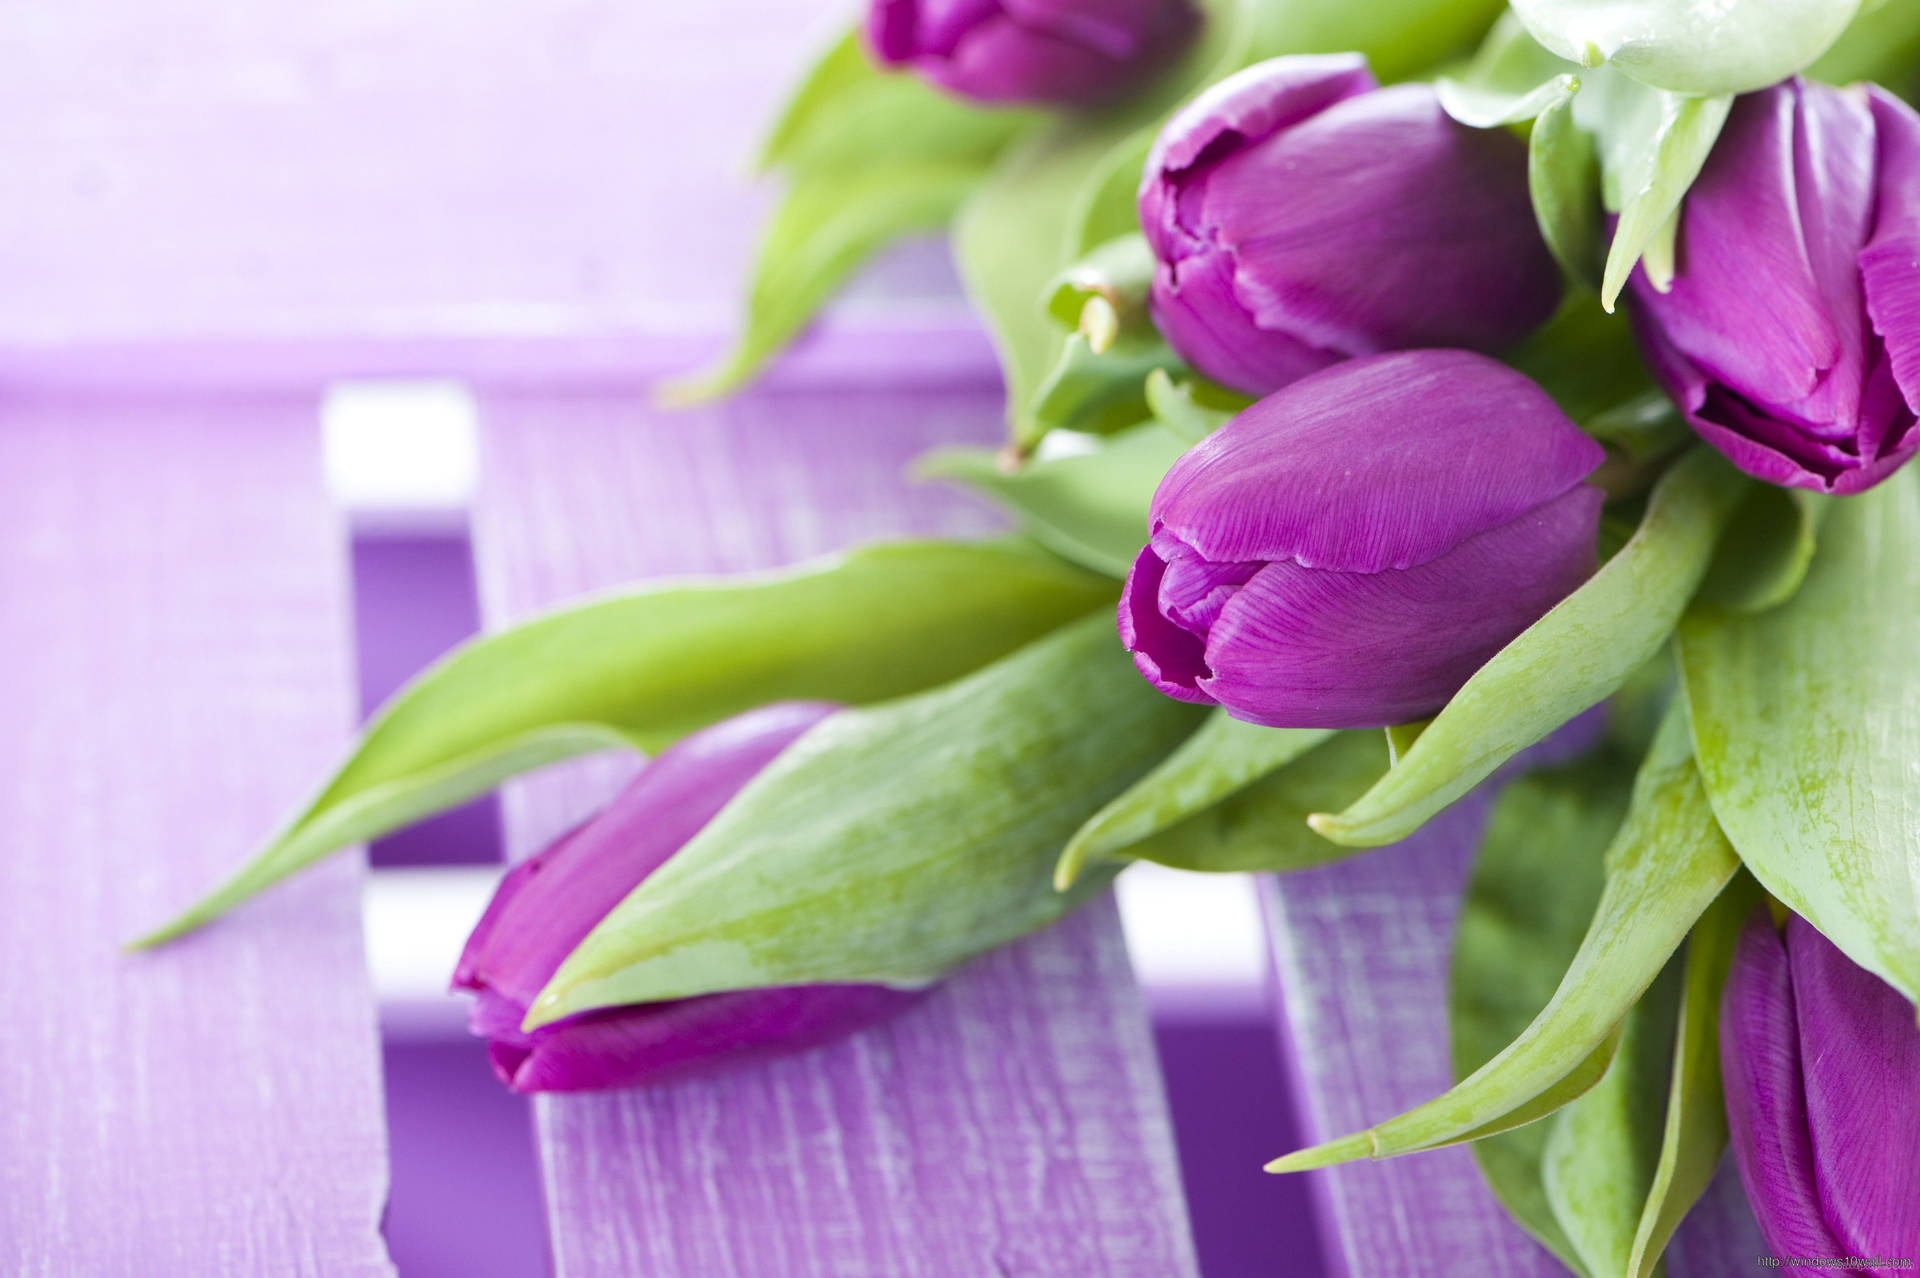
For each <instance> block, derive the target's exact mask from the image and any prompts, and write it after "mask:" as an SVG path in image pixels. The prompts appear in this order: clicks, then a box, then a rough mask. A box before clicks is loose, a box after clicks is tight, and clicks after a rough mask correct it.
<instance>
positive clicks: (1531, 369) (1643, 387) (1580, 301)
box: [1504, 291, 1668, 427]
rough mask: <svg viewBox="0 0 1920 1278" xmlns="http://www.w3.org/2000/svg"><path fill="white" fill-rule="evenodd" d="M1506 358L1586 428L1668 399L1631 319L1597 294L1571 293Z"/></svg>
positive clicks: (1569, 415)
mask: <svg viewBox="0 0 1920 1278" xmlns="http://www.w3.org/2000/svg"><path fill="white" fill-rule="evenodd" d="M1504 358H1505V360H1506V362H1507V363H1509V364H1511V365H1513V367H1515V368H1517V369H1519V370H1520V371H1521V372H1523V373H1525V374H1526V375H1527V376H1528V377H1529V378H1531V379H1532V380H1533V381H1535V382H1537V383H1538V384H1539V386H1540V389H1542V390H1544V391H1546V392H1547V394H1549V395H1551V396H1553V402H1554V403H1556V404H1558V405H1559V406H1560V411H1561V412H1563V413H1565V414H1566V415H1567V416H1568V417H1571V418H1572V419H1573V420H1574V421H1575V422H1576V423H1578V424H1579V425H1581V426H1582V427H1584V426H1585V425H1586V423H1588V422H1589V421H1591V420H1593V419H1594V418H1597V417H1602V416H1604V415H1606V414H1608V413H1613V412H1617V411H1619V410H1620V409H1621V408H1622V407H1624V406H1627V405H1630V404H1635V403H1638V402H1639V401H1640V400H1641V398H1642V397H1644V396H1646V395H1650V394H1651V395H1659V396H1660V400H1661V402H1662V403H1666V402H1668V401H1667V399H1666V397H1665V396H1664V395H1660V392H1659V389H1658V388H1657V387H1656V386H1655V385H1654V382H1653V376H1652V374H1650V373H1648V372H1647V366H1646V364H1645V363H1644V362H1642V360H1641V358H1640V348H1639V345H1638V344H1637V343H1636V342H1635V341H1634V340H1633V327H1632V325H1630V324H1629V323H1628V322H1627V317H1626V316H1625V315H1610V314H1608V313H1607V312H1606V311H1604V310H1602V309H1601V308H1600V305H1599V303H1598V301H1597V300H1596V299H1595V298H1594V296H1593V294H1591V293H1586V292H1579V291H1576V292H1574V293H1572V294H1571V295H1569V296H1568V297H1567V299H1566V300H1565V301H1563V302H1562V303H1561V304H1560V308H1559V309H1558V310H1557V311H1555V312H1554V314H1553V318H1552V319H1550V320H1548V321H1547V322H1546V323H1545V324H1543V325H1541V326H1540V327H1539V328H1537V329H1535V330H1534V331H1533V332H1532V333H1531V334H1530V335H1529V336H1528V337H1526V338H1525V339H1524V340H1523V341H1521V342H1520V344H1519V345H1518V346H1515V347H1514V348H1512V349H1511V350H1509V351H1508V352H1507V353H1506V355H1505V357H1504Z"/></svg>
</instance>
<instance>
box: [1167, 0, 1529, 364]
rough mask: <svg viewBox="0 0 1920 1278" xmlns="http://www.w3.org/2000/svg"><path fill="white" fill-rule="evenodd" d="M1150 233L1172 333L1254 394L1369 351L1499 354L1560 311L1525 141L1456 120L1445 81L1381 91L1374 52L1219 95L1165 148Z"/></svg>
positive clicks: (1271, 70) (1284, 64)
mask: <svg viewBox="0 0 1920 1278" xmlns="http://www.w3.org/2000/svg"><path fill="white" fill-rule="evenodd" d="M1356 2H1359V0H1356ZM1140 226H1141V229H1142V230H1143V231H1144V232H1145V233H1146V237H1147V242H1148V243H1149V244H1151V245H1152V246H1153V251H1154V255H1155V256H1156V257H1158V258H1159V260H1160V264H1159V269H1158V271H1157V273H1156V274H1155V276H1154V281H1153V316H1154V322H1155V323H1156V324H1158V325H1159V327H1160V331H1161V333H1162V334H1163V335H1164V336H1165V337H1166V339H1167V341H1168V342H1169V343H1170V344H1171V345H1172V346H1173V349H1174V350H1175V351H1177V352H1179V354H1180V356H1181V358H1183V359H1185V360H1186V361H1187V362H1188V363H1189V364H1192V365H1193V366H1194V367H1195V368H1197V369H1199V370H1200V371H1201V372H1203V373H1205V374H1206V375H1207V376H1209V377H1211V378H1213V379H1214V380H1215V381H1218V382H1222V383H1224V384H1226V385H1228V386H1231V387H1234V388H1235V389H1237V390H1241V391H1245V392H1247V393H1248V394H1251V395H1264V394H1266V393H1267V392H1269V391H1273V390H1278V389H1279V388H1280V387H1282V386H1285V385H1286V384H1287V383H1288V382H1291V381H1293V380H1295V379H1296V378H1299V377H1304V376H1305V375H1306V374H1308V373H1311V372H1314V371H1315V370H1317V369H1321V368H1325V367H1326V366H1327V365H1329V364H1333V363H1336V362H1338V361H1339V360H1342V359H1347V358H1350V357H1352V356H1355V355H1370V354H1374V353H1376V352H1380V351H1391V350H1409V349H1412V348H1415V347H1423V346H1460V347H1468V348H1471V349H1474V350H1483V351H1495V350H1499V349H1500V348H1502V347H1504V346H1507V345H1509V344H1511V343H1512V342H1514V341H1516V340H1518V339H1519V338H1521V337H1523V336H1525V335H1526V334H1527V332H1528V331H1529V330H1531V329H1533V328H1534V327H1535V326H1536V325H1538V324H1539V323H1540V322H1541V321H1543V320H1545V319H1546V318H1547V316H1548V315H1549V314H1551V313H1552V311H1553V308H1554V304H1555V302H1556V301H1557V300H1558V298H1559V296H1560V272H1559V269H1558V268H1557V267H1556V266H1555V265H1554V261H1553V258H1552V256H1551V255H1550V254H1549V253H1548V251H1547V247H1546V243H1545V242H1544V241H1543V240H1542V239H1541V238H1540V231H1539V227H1538V225H1537V223H1536V222H1535V220H1534V215H1533V205H1532V202H1531V200H1530V198H1529V196H1528V193H1527V149H1526V145H1525V143H1523V142H1521V141H1520V139H1518V138H1516V137H1514V136H1512V135H1511V134H1509V133H1508V132H1507V131H1506V130H1504V129H1470V128H1467V127H1466V126H1465V125H1462V124H1458V123H1456V122H1454V121H1453V120H1452V119H1450V118H1448V116H1447V114H1446V112H1444V111H1442V110H1441V109H1440V103H1439V100H1438V99H1437V98H1436V97H1435V96H1434V92H1433V89H1432V87H1431V86H1429V85H1424V84H1403V85H1398V86H1396V87H1394V88H1389V89H1381V88H1378V87H1377V86H1376V85H1375V83H1374V79H1373V76H1372V74H1371V73H1370V72H1369V71H1368V70H1367V64H1366V60H1365V59H1364V58H1362V57H1360V56H1359V55H1358V54H1340V55H1335V56H1327V57H1287V58H1275V59H1273V60H1272V61H1270V62H1263V63H1260V64H1259V65H1257V66H1253V67H1249V68H1247V69H1246V70H1245V71H1242V72H1240V73H1239V74H1238V75H1234V76H1231V77H1229V78H1228V79H1225V80H1222V81H1221V82H1220V83H1219V84H1216V85H1214V86H1213V87H1212V88H1211V89H1209V90H1207V91H1206V92H1205V93H1203V94H1201V95H1200V96H1199V97H1198V98H1196V99H1195V100H1194V101H1193V102H1192V103H1191V104H1190V105H1189V106H1187V107H1186V108H1184V109H1183V110H1181V111H1180V113H1179V114H1177V115H1175V116H1174V117H1173V119H1172V120H1171V121H1170V122H1169V123H1168V124H1167V127H1166V128H1165V129H1163V130H1162V131H1161V133H1160V137H1159V140H1158V141H1157V142H1155V143H1154V147H1153V152H1152V154H1151V155H1150V156H1149V157H1148V159H1147V166H1146V173H1145V175H1144V177H1143V178H1142V180H1141V184H1140Z"/></svg>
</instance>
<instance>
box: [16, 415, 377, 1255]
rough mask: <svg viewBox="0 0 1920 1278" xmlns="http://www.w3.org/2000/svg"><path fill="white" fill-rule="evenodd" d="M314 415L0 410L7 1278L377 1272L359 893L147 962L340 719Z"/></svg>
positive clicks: (326, 872) (291, 788)
mask: <svg viewBox="0 0 1920 1278" xmlns="http://www.w3.org/2000/svg"><path fill="white" fill-rule="evenodd" d="M314 414H315V406H314V405H313V404H312V403H310V402H303V403H292V402H285V403H271V404H269V403H262V402H247V403H209V402H193V403H187V402H181V403H176V404H172V405H168V406H141V405H137V404H130V403H126V402H122V401H92V402H88V401H85V400H72V401H67V402H58V401H40V402H31V401H23V400H22V399H20V398H18V397H16V398H14V399H13V400H11V401H10V402H9V403H8V404H7V405H6V406H5V408H4V409H3V410H0V583H4V584H3V585H0V671H4V674H0V679H4V685H0V702H3V703H4V717H5V720H6V732H5V735H4V737H0V829H4V830H5V831H6V832H7V837H6V844H7V847H6V851H5V852H4V853H0V971H4V972H5V973H6V978H5V980H4V981H0V1025H4V1026H5V1029H4V1031H0V1034H3V1036H4V1041H5V1050H4V1051H0V1151H4V1153H0V1273H5V1274H7V1275H9V1276H10V1278H12V1276H14V1275H33V1276H39V1275H48V1276H51V1275H68V1274H139V1275H142V1276H143V1278H147V1276H152V1278H171V1276H175V1275H177V1276H179V1278H204V1276H205V1275H208V1274H247V1275H255V1274H260V1275H283V1274H284V1275H295V1274H297V1275H311V1276H313V1278H337V1276H346V1278H358V1276H361V1275H365V1276H368V1278H372V1276H373V1275H382V1274H389V1273H391V1272H392V1270H391V1266H389V1265H388V1263H387V1259H386V1251H385V1248H384V1246H383V1244H382V1242H381V1239H380V1234H379V1220H380V1213H381V1209H382V1204H383V1202H384V1199H385V1196H386V1141H385V1134H384V1130H383V1125H382V1119H381V1105H380V1075H379V1057H378V1054H377V1046H376V1037H375V1025H374V1011H373V1005H372V999H371V994H370V991H369V990H368V987H367V980H366V971H365V965H364V960H363V958H362V955H361V948H360V933H359V904H360V900H359V891H358V886H359V876H360V870H359V867H358V864H357V862H356V860H355V859H354V858H351V857H348V858H341V859H338V860H336V861H334V862H332V863H330V864H329V865H327V866H326V867H324V868H322V869H320V870H317V871H315V872H314V873H311V874H308V875H305V876H302V877H301V878H300V879H299V880H298V881H297V882H295V883H292V884H290V885H288V886H287V887H286V888H284V889H282V890H280V891H276V892H274V893H272V894H271V895H270V896H269V897H267V898H265V899H263V900H262V901H261V902H260V903H259V904H258V905H257V906H254V907H252V908H250V909H249V910H248V911H247V912H246V915H245V917H244V919H235V920H234V921H233V922H232V923H230V924H226V925H223V926H219V927H215V928H212V929H210V930H208V931H207V932H204V933H202V934H200V935H197V936H194V937H191V938H189V939H187V940H185V941H182V942H181V943H179V944H178V945H175V946H173V947H170V948H168V949H166V950H164V951H162V952H160V953H157V954H151V955H138V956H127V955H123V954H121V953H119V952H118V946H119V945H120V943H121V942H123V941H125V940H126V939H127V938H129V937H132V936H134V935H136V934H138V933H140V932H142V931H144V930H145V929H147V928H148V927H150V926H152V925H153V924H154V923H156V922H158V921H159V920H161V919H163V918H165V917H166V916H168V915H169V914H171V913H172V912H173V911H175V910H176V909H178V908H179V907H180V906H181V905H183V904H185V903H186V902H187V901H188V900H189V899H191V898H192V897H194V896H195V895H197V894H198V893H200V892H201V891H202V890H204V889H205V887H206V885H207V884H208V883H210V882H212V881H213V880H214V879H215V878H217V877H219V876H220V875H223V874H225V873H226V872H228V871H229V870H231V869H232V867H233V866H234V865H235V864H237V863H238V862H239V861H240V859H241V858H242V857H243V856H245V855H246V853H247V852H248V851H249V850H250V849H251V848H252V846H253V845H254V844H256V843H257V842H258V841H259V839H260V836H261V834H262V832H263V831H265V830H268V829H271V828H272V826H273V824H274V823H275V822H277V821H279V820H280V819H281V818H283V817H284V816H285V814H286V813H287V811H288V810H289V809H290V807H291V806H292V804H293V803H294V802H295V801H297V800H298V799H299V798H300V797H301V796H302V794H303V793H304V792H305V791H306V790H307V789H308V788H309V787H310V786H311V785H312V782H313V778H314V777H315V776H317V775H319V774H320V772H321V770H322V769H324V768H325V767H326V766H327V765H328V763H329V762H330V761H331V760H332V759H333V758H334V757H335V756H336V755H337V753H338V752H339V750H340V748H341V747H342V745H343V744H344V743H345V740H346V736H347V731H348V728H349V725H350V724H351V722H352V700H351V694H350V691H349V689H350V686H351V685H350V681H349V675H348V664H347V660H348V659H347V655H346V635H347V625H348V623H347V617H346V607H345V600H344V590H343V585H344V582H343V574H342V570H341V564H342V556H341V549H342V547H341V535H340V531H339V529H338V528H337V527H336V525H335V522H334V517H333V515H332V514H331V513H330V511H329V509H328V506H327V503H326V501H325V499H324V496H323V494H322V491H321V487H320V478H319V448H318V440H317V435H316V431H315V427H314V420H315V417H314Z"/></svg>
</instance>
